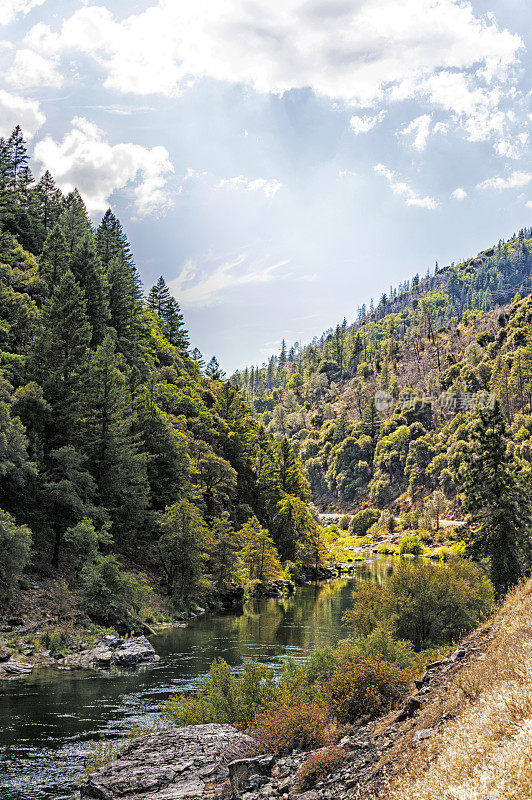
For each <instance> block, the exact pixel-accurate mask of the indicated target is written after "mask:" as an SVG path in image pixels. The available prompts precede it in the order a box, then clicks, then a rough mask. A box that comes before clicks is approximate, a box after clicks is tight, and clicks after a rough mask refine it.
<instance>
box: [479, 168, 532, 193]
mask: <svg viewBox="0 0 532 800" xmlns="http://www.w3.org/2000/svg"><path fill="white" fill-rule="evenodd" d="M530 181H532V174H531V173H529V172H519V171H518V170H514V172H512V173H511V175H508V177H507V178H501V177H498V178H488V179H487V180H485V181H482V183H479V184H478V185H477V189H483V190H484V189H497V190H499V191H501V190H502V189H522V188H523V187H524V186H528V184H529V183H530Z"/></svg>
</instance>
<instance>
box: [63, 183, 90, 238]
mask: <svg viewBox="0 0 532 800" xmlns="http://www.w3.org/2000/svg"><path fill="white" fill-rule="evenodd" d="M64 208H65V210H64V211H63V213H62V214H61V216H60V217H59V224H60V225H61V228H62V230H63V233H64V235H65V240H66V243H67V247H68V249H69V250H70V252H71V253H72V252H73V251H74V249H75V248H76V247H77V245H78V243H79V242H80V241H81V240H82V239H83V238H84V237H85V236H87V234H90V233H92V227H91V222H90V219H89V215H88V214H87V209H86V207H85V203H84V202H83V200H82V199H81V195H80V193H79V192H78V190H77V189H74V191H73V192H70V193H69V194H68V195H67V196H66V198H65V200H64Z"/></svg>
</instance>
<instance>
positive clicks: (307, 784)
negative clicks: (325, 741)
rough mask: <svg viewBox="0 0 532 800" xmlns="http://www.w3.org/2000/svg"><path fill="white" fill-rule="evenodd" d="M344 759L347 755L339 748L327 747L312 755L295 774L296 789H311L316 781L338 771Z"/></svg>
mask: <svg viewBox="0 0 532 800" xmlns="http://www.w3.org/2000/svg"><path fill="white" fill-rule="evenodd" d="M346 759H347V753H346V752H345V750H344V749H343V748H341V747H327V748H326V749H325V750H318V752H317V753H313V754H312V755H311V756H310V758H308V759H307V760H306V761H305V763H304V764H303V766H302V767H301V768H300V770H299V771H298V773H297V776H296V783H297V786H298V788H299V789H301V790H302V791H306V790H307V789H312V787H313V786H315V785H316V784H317V783H318V781H320V780H321V779H322V778H325V777H326V776H327V775H330V774H331V772H334V771H335V770H336V769H338V767H340V766H341V765H342V764H343V763H344V762H345V760H346Z"/></svg>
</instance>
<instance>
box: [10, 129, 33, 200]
mask: <svg viewBox="0 0 532 800" xmlns="http://www.w3.org/2000/svg"><path fill="white" fill-rule="evenodd" d="M7 146H8V149H9V154H10V156H11V164H12V174H11V181H12V187H13V188H14V187H15V186H16V185H17V181H18V179H19V178H20V173H21V171H22V170H23V169H24V167H25V166H26V165H27V163H28V160H29V156H28V151H27V148H26V142H25V140H24V135H23V133H22V128H21V127H20V125H17V126H16V128H15V130H14V131H13V133H12V134H11V136H10V137H9V139H8V140H7Z"/></svg>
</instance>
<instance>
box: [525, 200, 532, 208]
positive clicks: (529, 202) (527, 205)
mask: <svg viewBox="0 0 532 800" xmlns="http://www.w3.org/2000/svg"><path fill="white" fill-rule="evenodd" d="M525 205H526V207H527V208H532V200H527V201H526V203H525Z"/></svg>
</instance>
